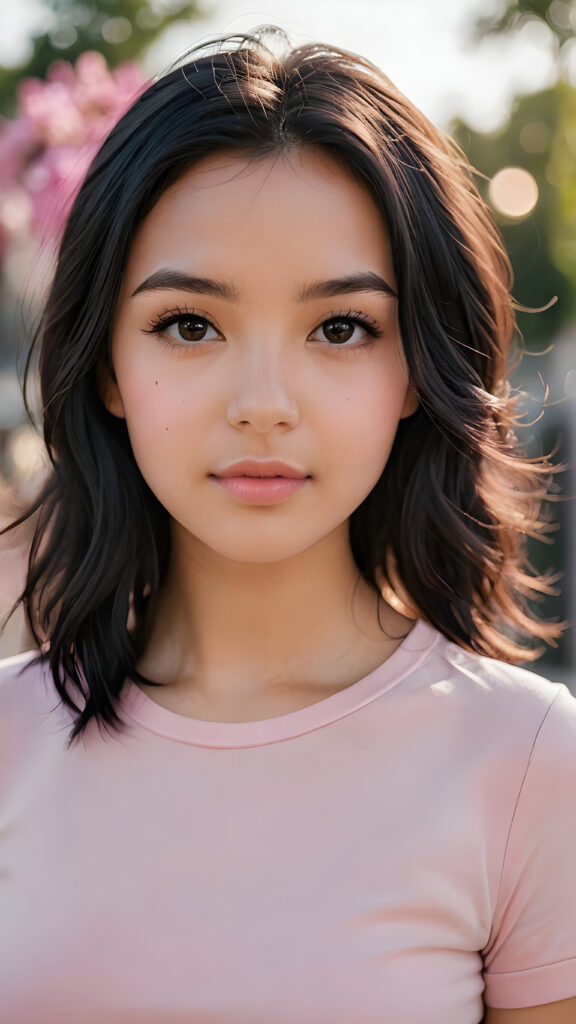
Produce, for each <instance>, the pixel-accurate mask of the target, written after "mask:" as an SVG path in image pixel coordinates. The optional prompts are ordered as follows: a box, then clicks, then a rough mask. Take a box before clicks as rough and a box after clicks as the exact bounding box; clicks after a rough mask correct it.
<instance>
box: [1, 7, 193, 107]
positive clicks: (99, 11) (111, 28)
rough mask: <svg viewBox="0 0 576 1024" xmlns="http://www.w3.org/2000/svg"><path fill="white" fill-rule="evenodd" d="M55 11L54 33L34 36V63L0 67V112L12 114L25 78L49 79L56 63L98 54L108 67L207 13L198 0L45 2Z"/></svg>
mask: <svg viewBox="0 0 576 1024" xmlns="http://www.w3.org/2000/svg"><path fill="white" fill-rule="evenodd" d="M44 5H45V7H47V8H49V10H50V11H51V13H52V18H53V21H52V24H51V26H50V29H49V31H47V32H43V33H39V34H37V35H35V36H33V37H32V54H31V56H30V59H29V60H28V61H27V62H26V63H25V64H22V65H21V66H20V67H15V68H6V67H1V66H0V111H1V112H2V113H3V114H5V115H7V116H10V115H12V114H13V113H14V110H15V105H16V102H15V101H16V89H17V86H18V82H19V81H20V80H21V79H22V78H27V77H34V78H44V76H45V74H46V71H47V69H48V67H49V66H50V64H51V63H52V62H53V61H55V60H62V59H64V60H68V61H72V62H74V61H75V60H76V58H77V57H78V56H79V55H80V54H81V53H84V52H85V51H86V50H98V52H99V53H102V54H103V55H104V57H105V58H106V61H107V63H108V66H109V67H111V68H114V67H116V66H117V65H118V64H121V63H122V62H123V61H127V60H135V59H136V58H138V57H139V56H140V54H141V53H143V52H144V51H145V50H146V49H147V48H148V47H149V46H150V45H151V44H152V43H153V42H154V41H155V40H156V39H157V37H158V36H159V35H160V33H161V32H163V31H164V29H165V28H167V27H168V26H169V25H171V24H173V23H174V22H176V21H182V20H183V19H187V18H198V17H201V16H202V15H203V14H204V11H202V10H201V9H200V8H199V7H198V3H197V0H157V2H156V3H152V2H149V0H44Z"/></svg>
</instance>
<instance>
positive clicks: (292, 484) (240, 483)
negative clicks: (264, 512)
mask: <svg viewBox="0 0 576 1024" xmlns="http://www.w3.org/2000/svg"><path fill="white" fill-rule="evenodd" d="M309 479H310V478H309V477H304V478H303V479H302V478H298V479H294V478H292V477H287V476H272V477H250V476H213V477H212V480H214V481H215V482H216V483H217V484H220V486H221V487H224V489H225V490H227V491H228V492H229V493H230V494H233V495H234V497H235V498H240V500H241V501H247V502H250V503H251V504H252V505H273V504H274V502H276V501H282V499H283V498H289V497H290V495H291V494H296V491H300V490H301V489H302V487H304V484H306V483H308V480H309Z"/></svg>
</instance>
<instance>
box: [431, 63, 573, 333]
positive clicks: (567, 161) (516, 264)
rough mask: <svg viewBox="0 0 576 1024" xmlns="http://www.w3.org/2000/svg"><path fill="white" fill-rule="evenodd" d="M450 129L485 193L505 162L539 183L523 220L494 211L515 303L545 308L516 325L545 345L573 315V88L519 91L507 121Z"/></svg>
mask: <svg viewBox="0 0 576 1024" xmlns="http://www.w3.org/2000/svg"><path fill="white" fill-rule="evenodd" d="M451 133H452V134H453V135H454V137H455V139H456V141H457V142H458V143H459V144H460V146H461V147H462V149H463V150H464V151H465V153H466V155H467V156H468V158H469V160H470V161H471V163H472V165H473V167H474V168H475V169H476V170H477V171H478V172H479V175H480V176H479V177H478V179H477V183H478V185H479V188H480V191H481V192H482V194H483V195H484V198H486V199H487V198H488V180H489V179H490V178H492V177H493V176H494V175H495V174H496V172H497V171H499V170H500V169H501V168H502V167H508V166H516V167H523V168H525V170H527V171H529V172H530V174H532V175H533V176H534V178H535V179H536V182H537V184H538V189H539V200H538V203H537V205H536V207H535V209H534V210H533V212H532V213H531V214H530V215H529V216H528V217H525V218H523V219H521V220H512V219H510V218H506V217H503V216H502V215H501V214H499V213H498V212H497V211H493V212H494V217H495V219H496V221H497V222H498V225H499V227H500V230H501V231H502V234H503V237H504V241H505V243H506V248H507V250H508V253H509V255H510V259H511V261H512V266H513V268H514V277H515V285H514V296H515V298H516V299H517V300H518V302H520V303H522V304H523V305H526V306H530V307H532V308H533V307H540V306H544V305H546V304H547V303H548V302H550V300H551V299H553V298H554V296H557V297H558V301H557V303H556V304H555V305H554V306H553V307H552V308H551V309H549V310H547V311H546V312H543V313H538V314H528V313H520V314H519V316H518V321H519V326H520V328H521V330H522V332H523V334H524V337H525V340H526V344H527V346H528V347H529V348H541V347H543V344H544V343H546V341H547V339H549V338H550V337H551V336H552V335H553V334H555V333H556V332H557V331H558V330H559V329H560V328H561V327H562V326H563V325H564V324H565V323H568V322H570V321H572V320H573V319H574V318H575V317H576V181H575V176H574V166H575V162H576V91H575V90H574V89H572V88H571V87H570V86H568V85H567V84H566V83H564V82H559V83H558V84H557V85H556V86H554V87H553V88H551V89H547V90H544V91H542V92H538V93H531V94H529V95H526V96H520V97H518V98H517V99H516V102H515V104H514V106H513V108H512V111H511V114H510V118H509V121H508V123H507V124H506V126H505V128H504V129H503V130H501V131H498V132H489V133H484V132H475V131H474V130H473V129H472V128H470V127H469V126H468V125H467V124H466V123H464V122H463V121H456V122H454V123H453V125H452V127H451Z"/></svg>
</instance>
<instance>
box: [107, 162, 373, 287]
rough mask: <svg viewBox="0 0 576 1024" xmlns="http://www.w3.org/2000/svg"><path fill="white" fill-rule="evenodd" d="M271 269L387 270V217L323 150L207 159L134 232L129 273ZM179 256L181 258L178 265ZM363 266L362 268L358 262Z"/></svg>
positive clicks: (360, 184) (343, 166) (317, 270)
mask: <svg viewBox="0 0 576 1024" xmlns="http://www.w3.org/2000/svg"><path fill="white" fill-rule="evenodd" d="M199 260H201V261H202V265H203V267H204V265H205V263H206V261H208V262H209V263H210V265H213V266H216V265H217V266H218V267H219V268H220V267H222V268H223V267H225V266H230V268H231V272H232V270H233V269H234V268H235V269H236V271H238V269H241V270H242V271H243V272H245V273H248V272H249V270H250V268H252V269H254V268H255V267H258V268H259V269H260V271H261V272H262V273H265V269H266V267H268V268H269V269H270V261H272V265H273V267H274V268H275V269H276V270H277V271H280V272H282V271H284V272H286V273H289V272H291V271H293V270H295V269H297V268H298V267H299V269H300V270H303V269H304V267H305V266H308V268H311V267H312V268H313V267H314V264H316V268H315V274H314V276H318V274H319V273H322V272H324V271H326V273H327V274H329V273H331V272H332V271H334V272H341V271H342V270H343V269H344V270H347V271H352V270H354V269H362V270H365V269H373V270H376V271H379V272H381V273H387V274H388V276H390V275H391V253H390V245H389V238H388V232H387V228H386V222H385V219H384V216H383V214H382V212H381V210H380V209H379V207H378V206H377V204H376V202H375V200H374V198H373V197H372V195H371V193H370V191H369V189H368V187H367V186H366V187H365V186H364V185H363V184H362V183H361V182H360V181H359V180H358V179H357V176H355V175H354V173H353V172H352V171H350V170H349V169H348V168H347V167H346V166H345V165H343V163H342V162H341V161H339V160H336V159H334V158H333V157H332V156H331V155H330V154H328V153H327V152H325V151H322V150H318V149H312V148H310V149H304V148H297V149H293V150H290V151H288V152H286V153H282V154H275V155H273V156H269V157H258V158H254V157H252V156H250V155H247V154H243V153H234V152H219V153H216V154H211V155H209V156H207V157H204V158H203V159H202V160H200V161H198V162H197V163H196V164H195V165H194V166H193V167H191V168H190V169H189V170H187V171H186V172H185V173H184V174H183V175H182V176H181V178H179V180H178V181H177V182H176V183H175V184H173V185H172V186H171V187H170V188H169V189H167V190H166V191H165V192H164V193H163V194H162V195H161V196H160V198H159V200H158V202H157V203H156V205H155V206H154V207H153V208H152V210H151V211H150V213H149V214H148V215H147V217H146V218H145V219H144V220H143V221H142V223H141V224H140V226H139V228H138V231H137V232H136V235H135V239H134V243H133V246H132V250H131V253H130V259H129V263H128V267H127V274H129V275H130V276H131V277H132V276H133V275H134V274H143V273H145V272H148V273H150V272H151V271H152V270H154V269H155V264H158V263H160V264H162V265H164V266H166V265H168V266H176V265H178V266H180V267H183V262H184V265H185V268H186V269H198V261H199ZM182 261H183V262H182ZM356 264H357V266H356Z"/></svg>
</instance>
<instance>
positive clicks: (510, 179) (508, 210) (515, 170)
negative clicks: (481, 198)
mask: <svg viewBox="0 0 576 1024" xmlns="http://www.w3.org/2000/svg"><path fill="white" fill-rule="evenodd" d="M538 194H539V193H538V185H537V183H536V179H535V178H534V176H533V175H532V174H530V171H526V170H525V169H524V168H523V167H503V168H502V170H500V171H498V173H497V174H495V175H494V177H493V178H492V180H491V182H490V185H489V186H488V196H489V198H490V202H491V203H492V206H493V207H494V209H495V210H498V212H499V213H503V214H504V216H505V217H512V218H520V217H527V216H528V214H529V213H531V212H532V210H533V209H534V207H535V206H536V203H537V202H538Z"/></svg>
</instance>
